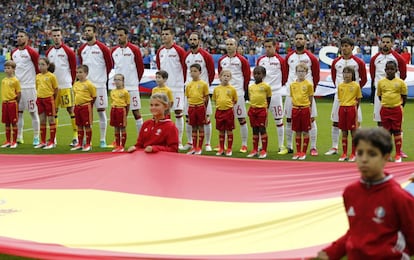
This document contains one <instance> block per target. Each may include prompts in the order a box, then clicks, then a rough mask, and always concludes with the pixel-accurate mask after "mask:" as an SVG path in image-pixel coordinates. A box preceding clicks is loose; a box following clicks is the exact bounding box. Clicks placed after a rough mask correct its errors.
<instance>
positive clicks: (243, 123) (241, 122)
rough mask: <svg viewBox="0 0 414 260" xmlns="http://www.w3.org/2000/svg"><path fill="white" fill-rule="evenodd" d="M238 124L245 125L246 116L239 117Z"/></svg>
mask: <svg viewBox="0 0 414 260" xmlns="http://www.w3.org/2000/svg"><path fill="white" fill-rule="evenodd" d="M239 123H240V125H245V124H246V123H247V121H246V118H239Z"/></svg>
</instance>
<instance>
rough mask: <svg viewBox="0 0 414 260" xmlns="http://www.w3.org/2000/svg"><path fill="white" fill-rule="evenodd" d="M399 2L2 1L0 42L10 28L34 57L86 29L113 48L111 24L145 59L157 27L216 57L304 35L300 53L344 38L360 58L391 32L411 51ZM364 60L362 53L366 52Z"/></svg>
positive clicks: (404, 7) (6, 43) (408, 8)
mask: <svg viewBox="0 0 414 260" xmlns="http://www.w3.org/2000/svg"><path fill="white" fill-rule="evenodd" d="M409 2H410V1H406V0H380V1H359V0H346V1H345V0H332V1H321V0H308V1H303V0H283V1H274V0H211V1H205V0H199V1H190V0H175V1H174V0H173V1H167V0H155V1H134V0H113V1H105V0H103V1H99V0H86V1H82V0H75V1H73V0H43V1H30V0H18V1H2V3H0V7H1V10H2V12H1V13H0V19H1V21H2V22H1V23H0V37H1V39H0V43H1V44H2V45H3V47H7V48H12V47H13V46H15V36H16V32H17V30H18V29H24V30H26V31H27V32H28V33H29V35H30V36H31V40H32V45H33V46H34V47H36V48H38V49H39V51H40V53H42V51H43V50H45V49H46V48H47V47H48V46H49V45H50V44H51V37H50V30H51V29H52V28H53V27H61V28H63V30H64V35H63V36H64V40H65V42H66V43H67V44H68V45H70V46H72V47H73V48H75V49H76V48H77V47H78V46H79V45H80V44H81V43H82V41H83V39H82V25H83V24H85V23H94V24H95V25H97V26H98V28H99V35H98V39H99V40H101V41H102V42H104V43H106V44H107V45H108V46H113V45H114V44H116V38H115V34H114V29H115V28H116V26H117V25H121V24H122V25H127V26H129V27H130V28H131V33H132V37H131V38H132V41H133V42H134V43H136V44H138V45H140V46H141V47H143V48H149V49H150V50H151V53H152V54H153V53H154V52H155V50H156V49H157V48H158V47H159V46H160V45H161V39H160V30H161V28H162V27H163V26H164V25H169V26H173V27H174V28H176V30H177V37H176V41H177V43H178V44H180V45H181V46H183V47H184V48H187V47H188V45H187V42H186V37H187V36H188V35H189V33H190V32H191V31H194V30H197V31H200V32H201V35H202V39H203V42H204V46H203V47H204V48H206V49H208V50H209V51H210V52H211V53H222V52H223V51H224V49H225V45H224V39H225V38H227V37H236V38H237V39H239V41H240V44H241V45H242V46H243V49H244V51H245V53H254V54H261V53H263V49H262V42H263V39H264V38H266V37H275V38H276V39H278V42H279V52H280V53H282V54H283V53H286V52H287V51H288V50H289V48H290V46H291V45H292V42H291V39H292V38H294V34H295V32H296V31H298V30H300V31H305V32H306V34H307V35H308V37H309V40H310V41H309V46H308V48H309V49H310V50H312V51H313V52H315V53H317V52H318V50H319V49H320V48H321V47H323V46H327V45H336V44H337V43H338V39H339V38H340V37H343V36H350V37H352V38H354V39H355V40H356V43H357V45H358V46H360V48H361V50H362V52H363V53H364V54H365V53H367V52H369V51H370V46H372V45H376V44H377V42H378V39H379V38H380V35H381V34H383V33H390V32H391V33H392V34H393V35H394V36H395V39H396V41H395V44H396V47H397V48H403V47H404V46H407V45H409V46H412V45H414V19H412V17H414V5H412V4H410V3H409ZM368 54H369V53H368Z"/></svg>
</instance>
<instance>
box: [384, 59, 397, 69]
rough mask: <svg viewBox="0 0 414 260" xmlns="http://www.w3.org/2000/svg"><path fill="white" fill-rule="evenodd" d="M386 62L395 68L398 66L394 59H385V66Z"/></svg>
mask: <svg viewBox="0 0 414 260" xmlns="http://www.w3.org/2000/svg"><path fill="white" fill-rule="evenodd" d="M388 64H392V65H394V67H395V68H398V65H397V62H395V60H389V61H387V63H385V66H387V65H388Z"/></svg>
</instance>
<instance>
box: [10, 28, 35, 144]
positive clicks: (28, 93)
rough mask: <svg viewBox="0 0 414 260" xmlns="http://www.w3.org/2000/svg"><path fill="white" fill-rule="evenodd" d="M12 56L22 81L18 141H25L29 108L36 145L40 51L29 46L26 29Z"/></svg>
mask: <svg viewBox="0 0 414 260" xmlns="http://www.w3.org/2000/svg"><path fill="white" fill-rule="evenodd" d="M11 58H12V60H13V61H14V62H15V63H16V78H17V79H18V80H19V81H20V86H21V98H20V101H19V119H18V122H17V128H18V131H17V143H20V144H22V143H24V140H23V127H24V118H23V111H24V110H27V111H29V113H30V116H31V117H32V127H33V145H34V146H36V145H38V144H39V131H40V120H39V114H38V113H37V105H36V99H37V93H36V74H37V73H38V72H39V66H38V62H39V53H37V51H36V50H35V49H33V48H32V47H30V46H29V37H28V35H27V33H26V32H25V31H19V32H18V33H17V48H16V49H14V50H13V51H12V52H11Z"/></svg>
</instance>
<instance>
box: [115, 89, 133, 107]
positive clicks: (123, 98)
mask: <svg viewBox="0 0 414 260" xmlns="http://www.w3.org/2000/svg"><path fill="white" fill-rule="evenodd" d="M111 100H112V102H111V106H113V107H126V106H129V103H130V96H129V92H128V90H126V89H125V88H121V89H117V88H116V89H113V90H111Z"/></svg>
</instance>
